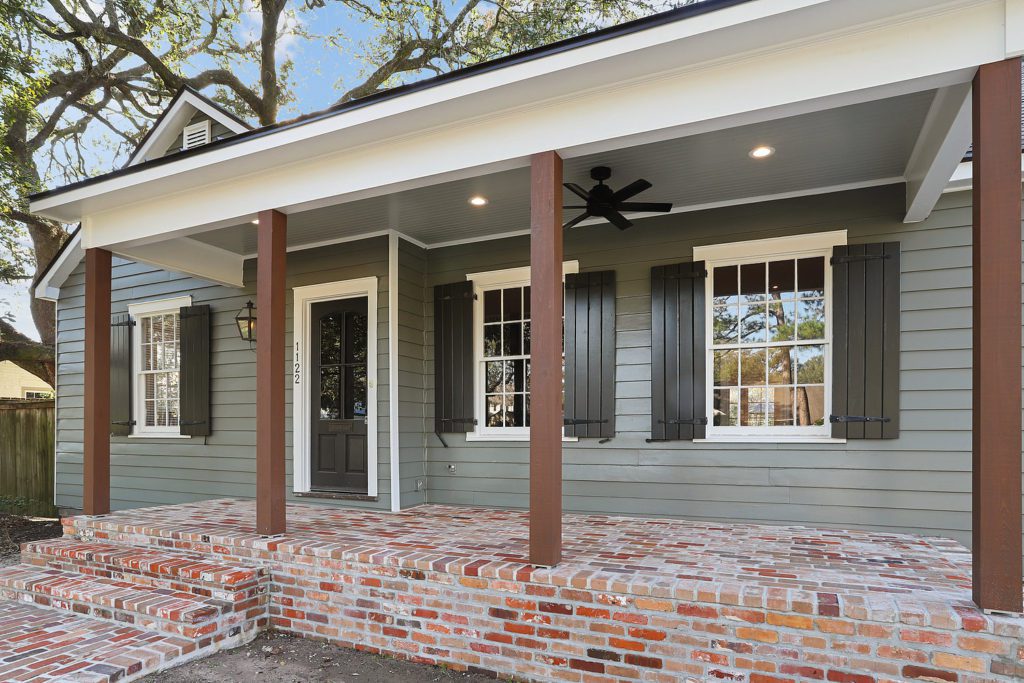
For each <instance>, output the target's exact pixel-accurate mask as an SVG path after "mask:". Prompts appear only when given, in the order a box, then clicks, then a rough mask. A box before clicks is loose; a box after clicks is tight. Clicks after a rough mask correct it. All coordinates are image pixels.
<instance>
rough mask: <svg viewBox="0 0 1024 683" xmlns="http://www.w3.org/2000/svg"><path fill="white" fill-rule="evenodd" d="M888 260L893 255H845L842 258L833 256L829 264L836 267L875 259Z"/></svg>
mask: <svg viewBox="0 0 1024 683" xmlns="http://www.w3.org/2000/svg"><path fill="white" fill-rule="evenodd" d="M887 258H892V254H844V255H842V256H833V257H832V258H830V259H829V261H828V262H829V264H831V265H833V266H834V265H835V264H837V263H854V262H856V261H873V260H875V259H887Z"/></svg>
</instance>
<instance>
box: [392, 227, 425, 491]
mask: <svg viewBox="0 0 1024 683" xmlns="http://www.w3.org/2000/svg"><path fill="white" fill-rule="evenodd" d="M426 266H427V252H426V251H425V250H423V249H421V248H420V247H417V246H416V245H414V244H411V243H410V242H407V241H405V240H401V239H400V240H399V241H398V416H399V421H398V429H399V435H400V436H399V438H400V442H399V444H400V454H401V460H400V463H399V470H400V472H401V494H400V495H401V501H402V507H408V506H410V505H418V504H420V503H424V502H426V498H427V495H426V494H427V491H426V483H427V469H426V468H427V460H426V455H427V451H426V431H427V429H428V425H427V424H426V422H425V419H424V415H425V405H424V402H423V391H424V387H426V385H427V379H426V377H425V372H426V365H425V363H424V358H423V349H424V343H425V341H424V337H423V315H424V307H425V305H426V304H425V301H424V295H425V291H424V283H425V281H426Z"/></svg>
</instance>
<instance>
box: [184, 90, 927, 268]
mask: <svg viewBox="0 0 1024 683" xmlns="http://www.w3.org/2000/svg"><path fill="white" fill-rule="evenodd" d="M934 97H935V91H934V90H928V91H924V92H919V93H913V94H909V95H903V96H899V97H894V98H889V99H883V100H876V101H872V102H867V103H861V104H854V105H849V106H845V107H839V108H834V109H828V110H824V111H819V112H814V113H809V114H803V115H800V116H793V117H788V118H781V119H775V120H771V121H766V122H762V123H756V124H752V125H747V126H741V127H737V128H730V129H725V130H720V131H714V132H709V133H704V134H700V135H692V136H688V137H681V138H676V139H672V140H668V141H665V142H657V143H651V144H645V145H638V146H634V147H626V148H622V149H616V150H612V151H609V152H605V153H601V154H593V155H587V156H580V157H575V158H571V159H566V162H565V179H566V181H572V182H576V183H579V184H580V185H583V186H584V187H590V186H591V185H592V184H593V181H592V180H590V177H589V169H590V168H591V167H592V166H597V165H606V166H610V167H611V168H612V171H613V175H612V179H611V181H610V184H611V186H612V187H615V188H617V187H621V186H622V185H625V184H626V183H629V182H632V181H633V180H635V179H636V178H640V177H643V178H646V179H648V180H650V181H651V182H652V183H653V184H654V187H653V189H651V190H648V191H647V192H645V193H643V194H642V195H640V196H639V197H637V199H638V200H640V201H645V200H646V201H670V202H672V203H673V204H674V205H675V209H674V210H675V211H692V210H697V209H701V208H707V207H712V206H716V205H723V204H730V203H741V202H750V201H758V200H761V199H771V198H774V197H784V196H789V195H799V194H811V193H818V192H823V191H829V190H837V189H843V188H848V187H859V186H866V185H880V184H888V183H893V182H901V181H902V180H903V179H904V174H905V170H906V168H907V164H908V160H909V158H910V156H911V153H912V151H913V149H914V145H915V142H916V141H917V137H918V135H919V133H920V131H921V130H922V126H923V125H924V121H925V118H926V115H927V114H928V110H929V107H930V105H931V103H932V101H933V99H934ZM600 115H601V113H600V112H595V113H594V116H595V117H599V116H600ZM580 125H582V126H585V125H587V122H586V121H580ZM758 145H770V146H772V147H774V148H775V149H776V153H775V155H774V156H772V157H771V158H769V159H765V160H759V161H757V160H752V159H750V158H749V156H748V152H749V151H750V150H751V149H752V148H753V147H755V146H758ZM474 195H482V196H484V197H486V198H487V199H488V200H489V203H488V205H487V206H485V207H482V208H478V207H473V206H470V205H469V203H468V199H469V198H470V197H471V196H474ZM574 214H575V212H571V211H567V212H566V216H567V217H570V216H572V215H574ZM528 227H529V169H527V168H519V169H514V170H509V171H503V172H499V173H492V174H488V175H481V176H477V177H472V178H467V179H463V180H458V181H453V182H446V183H441V184H437V185H432V186H428V187H423V188H418V189H414V190H408V191H404V192H399V193H394V194H390V195H384V196H379V197H373V198H369V199H362V200H358V201H353V202H349V203H345V204H336V205H332V206H327V207H323V208H319V209H315V210H311V211H304V212H298V213H293V214H291V215H290V216H289V224H288V243H289V247H291V248H297V247H302V246H309V245H315V244H319V243H324V242H331V241H339V240H343V239H351V238H355V237H358V236H359V235H362V234H372V233H377V232H380V231H383V230H397V231H399V232H401V233H402V234H404V235H407V236H408V237H411V238H413V239H415V240H417V241H419V242H421V243H423V244H425V245H427V246H431V247H433V246H438V245H443V244H446V243H450V242H458V241H462V240H476V239H486V238H488V237H496V236H501V235H506V234H509V233H517V232H522V231H525V230H527V229H528ZM193 237H194V239H197V240H201V241H202V242H205V243H207V244H210V245H212V246H216V247H220V248H222V249H226V250H228V251H231V252H234V253H236V254H241V255H246V256H249V255H254V254H255V252H256V230H255V226H253V225H250V224H245V225H238V226H232V227H227V228H222V229H218V230H214V231H210V232H206V233H202V234H198V235H194V236H193Z"/></svg>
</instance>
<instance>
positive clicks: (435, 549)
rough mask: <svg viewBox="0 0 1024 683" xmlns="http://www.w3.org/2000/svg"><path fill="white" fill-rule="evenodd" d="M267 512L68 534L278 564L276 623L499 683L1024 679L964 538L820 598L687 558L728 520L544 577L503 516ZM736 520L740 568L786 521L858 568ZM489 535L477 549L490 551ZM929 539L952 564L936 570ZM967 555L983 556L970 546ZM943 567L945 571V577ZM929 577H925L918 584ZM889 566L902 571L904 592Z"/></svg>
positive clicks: (114, 521) (80, 525)
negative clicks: (284, 528) (969, 571)
mask: <svg viewBox="0 0 1024 683" xmlns="http://www.w3.org/2000/svg"><path fill="white" fill-rule="evenodd" d="M218 506H219V507H218ZM251 509H252V507H251V504H249V503H242V502H237V501H212V502H206V503H198V504H193V505H188V506H174V507H170V506H169V507H165V508H153V509H150V510H145V511H134V512H135V513H142V514H141V515H140V514H135V515H133V514H129V513H121V514H115V515H113V516H110V517H107V518H91V519H90V518H71V519H69V520H66V522H65V524H66V534H67V535H74V536H76V537H78V538H82V539H85V540H95V541H103V542H110V543H125V544H132V545H137V546H139V545H146V544H152V545H157V546H163V547H173V548H177V549H182V550H188V551H193V552H203V553H209V554H211V555H213V556H216V557H217V558H219V559H223V560H236V561H239V562H244V563H248V564H259V565H264V566H266V567H267V568H268V569H269V570H270V574H271V583H270V604H269V615H270V619H271V625H272V626H273V627H274V628H277V629H279V630H281V631H286V632H291V633H296V634H298V635H301V636H304V637H310V638H317V639H323V640H326V641H329V642H331V643H334V644H337V645H342V646H346V647H351V648H355V649H358V650H364V651H369V652H373V653H380V654H386V655H390V656H394V657H400V658H403V659H409V660H412V661H416V662H422V663H427V664H435V665H442V666H447V667H450V668H453V669H458V670H465V671H475V672H486V673H488V674H491V675H494V676H496V677H500V678H514V679H516V680H531V681H534V680H535V681H580V682H583V681H613V680H622V679H626V680H641V681H666V682H667V681H705V680H728V681H748V682H749V683H782V682H788V681H836V682H840V683H873V682H879V683H880V682H883V681H956V682H963V683H981V682H982V681H1021V680H1024V640H1022V638H1024V619H1021V618H1018V617H1014V616H1000V615H989V614H984V613H982V612H981V611H979V610H978V609H977V608H976V607H974V606H973V605H972V604H970V602H969V593H970V592H969V578H968V579H967V580H966V584H965V583H964V577H963V575H962V574H959V573H958V572H952V571H950V568H949V567H947V566H946V565H944V564H941V563H942V562H948V561H949V557H950V555H948V554H944V553H945V552H946V551H947V550H949V551H951V552H953V553H954V555H956V554H957V552H959V555H960V556H963V552H965V551H963V549H962V548H960V549H959V551H956V548H959V546H956V544H952V543H951V542H949V543H950V545H945V546H943V545H942V544H941V543H940V544H939V546H938V550H936V549H935V548H933V547H932V546H928V544H927V543H924V544H923V545H922V544H921V542H920V539H916V537H912V536H898V535H891V534H889V535H886V537H887V538H897V536H898V538H897V540H898V541H899V543H898V544H897V545H899V546H900V547H905V548H908V549H910V550H909V551H908V552H911V554H912V555H913V559H912V560H909V561H908V560H907V558H906V557H904V558H900V557H897V556H895V555H894V554H893V553H894V552H895V551H892V548H886V549H883V550H886V551H890V555H893V556H891V557H887V555H886V552H881V551H880V554H879V556H878V559H877V562H876V563H875V565H870V576H867V575H858V574H857V573H854V572H852V571H851V573H849V574H848V575H846V584H845V585H843V574H842V572H841V571H840V572H837V573H836V575H835V577H834V581H835V584H834V585H819V587H818V588H817V589H815V590H808V589H806V587H801V586H806V584H807V583H808V581H806V580H803V579H802V577H799V576H797V575H792V576H788V575H787V574H785V573H784V572H779V571H776V572H775V573H774V574H773V573H772V572H771V571H770V570H768V569H765V568H764V567H763V566H760V567H759V568H755V570H754V571H752V572H751V575H752V576H747V577H745V578H743V577H737V576H732V577H730V578H722V576H719V575H717V574H718V573H716V572H704V570H700V571H696V570H695V569H694V568H693V567H688V566H687V565H688V558H690V557H702V558H703V559H704V560H706V559H707V558H706V556H703V555H701V553H702V552H703V551H702V550H701V549H699V548H693V549H689V548H688V547H687V545H688V544H687V543H686V542H685V541H686V539H685V538H681V537H675V538H673V534H681V533H684V532H685V531H686V528H689V527H688V526H685V525H690V526H692V527H694V528H697V527H703V528H704V529H705V530H707V529H709V528H711V527H708V525H699V524H696V523H685V522H679V524H680V525H684V526H675V525H676V524H677V523H676V521H675V520H660V522H661V523H663V524H664V525H667V526H665V527H664V528H663V529H662V530H661V531H660V532H659V533H661V534H662V536H660V537H654V536H652V535H648V537H646V538H645V537H642V536H640V537H638V538H637V539H636V542H637V544H638V545H639V547H642V546H644V545H645V544H646V545H649V546H650V547H651V552H652V553H654V554H657V553H658V552H661V551H663V550H664V547H665V545H666V543H667V544H668V545H674V546H676V547H674V548H672V553H670V554H669V555H666V556H665V557H668V558H675V562H674V564H673V563H672V562H669V563H668V567H669V570H666V571H635V570H631V569H630V567H631V566H632V565H633V564H637V565H644V563H645V558H644V557H643V556H642V555H638V554H635V553H634V552H633V551H635V550H636V548H630V549H627V548H619V551H620V552H618V553H616V552H615V549H613V548H610V547H605V546H602V545H601V543H602V541H601V536H602V534H601V531H602V529H601V525H611V524H622V525H625V527H626V533H627V534H628V533H629V532H630V530H631V529H632V530H633V531H640V530H642V529H643V524H646V523H647V522H650V520H639V519H633V518H617V519H613V518H605V517H593V518H591V519H592V520H593V523H594V524H595V525H597V526H595V527H594V530H595V533H594V535H593V538H594V545H595V551H594V553H593V554H591V555H590V556H588V557H587V558H586V561H573V560H572V559H571V558H569V559H567V561H566V562H565V563H564V564H563V565H560V566H559V567H557V568H554V569H539V568H533V567H530V566H528V565H526V564H525V563H524V562H522V560H521V558H520V557H519V556H518V555H516V554H515V553H513V552H510V553H508V554H507V556H506V557H501V555H500V553H499V554H497V555H496V552H495V549H494V548H493V547H490V546H489V545H488V544H486V543H485V542H483V541H481V540H480V538H485V537H486V536H487V535H488V534H492V535H494V536H495V537H499V536H500V535H501V534H503V533H507V532H508V525H507V524H506V525H502V524H488V523H487V522H486V520H488V519H492V517H491V516H492V515H494V514H495V513H496V511H493V510H484V509H466V508H442V507H441V506H424V507H421V508H414V509H412V510H410V511H407V512H404V513H401V514H402V515H406V517H405V518H402V517H401V516H389V515H387V514H382V513H375V512H370V513H365V512H360V511H354V510H347V511H332V512H330V514H329V519H330V520H331V521H332V523H335V524H338V525H339V528H337V530H336V533H334V534H331V533H326V532H325V533H319V531H320V528H321V524H322V522H317V521H315V520H317V519H321V520H322V518H323V516H324V514H325V512H324V508H316V507H313V506H297V505H295V506H289V524H290V526H289V529H290V532H289V535H287V536H285V537H282V538H264V537H260V536H257V535H256V534H255V533H254V532H252V530H251V519H252V517H251V515H250V512H251ZM505 513H507V514H511V515H517V516H519V517H518V518H517V519H518V521H519V522H522V521H523V519H524V518H525V514H524V513H521V512H514V511H503V512H499V514H505ZM452 515H458V516H459V517H460V518H461V519H468V520H472V519H473V518H474V516H478V517H477V521H478V525H477V526H481V527H482V529H477V531H478V532H482V533H483V534H484V536H483V537H480V538H478V537H473V538H469V539H467V538H466V537H463V536H459V533H458V531H457V530H455V529H450V528H449V529H446V527H445V522H446V520H448V521H450V519H451V518H452ZM431 517H434V518H435V519H434V522H435V523H434V524H433V525H431V524H430V523H429V522H430V518H431ZM568 517H571V516H567V518H568ZM579 517H581V518H583V516H579ZM402 519H407V520H410V523H412V525H413V526H416V527H418V528H420V529H421V530H422V529H430V528H432V529H433V530H434V534H433V535H429V534H427V533H426V532H422V531H421V533H419V534H413V535H411V536H408V535H402V534H401V533H399V532H398V531H396V526H395V525H396V524H400V523H401V520H402ZM346 520H348V522H349V524H346V523H345V521H346ZM378 520H379V523H378ZM396 520H397V521H396ZM413 520H414V521H413ZM577 521H579V520H577ZM638 525H639V526H638ZM730 526H731V525H713V531H714V532H715V533H717V534H719V535H720V536H723V537H724V538H726V539H727V538H728V535H729V533H730ZM740 526H742V527H743V528H742V529H740V528H739V527H740ZM325 528H326V527H325ZM586 528H587V527H586V526H584V527H583V529H584V530H585V529H586ZM655 528H656V527H655ZM758 529H762V530H764V532H763V534H762V535H763V537H764V539H765V541H764V544H763V546H762V547H758V545H757V544H756V543H754V544H750V543H749V540H750V539H751V538H755V539H756V538H757V530H758ZM786 529H790V531H788V532H787V531H785V530H786ZM314 530H315V531H317V532H318V533H312V532H313V531H314ZM736 531H737V535H736V538H737V539H740V538H742V539H746V540H745V541H744V542H743V543H740V544H737V545H736V546H735V547H734V551H733V553H732V554H733V557H732V558H724V559H723V567H725V566H726V565H728V566H729V567H733V566H737V567H738V566H743V565H744V563H745V562H748V561H749V563H750V564H754V563H755V558H756V556H757V553H759V552H772V551H774V550H776V547H775V546H773V543H776V542H777V540H778V538H779V537H780V535H784V534H786V533H791V534H794V535H796V534H798V535H799V537H800V539H801V540H800V543H801V544H802V545H805V544H808V543H809V544H811V545H814V540H815V539H818V540H820V541H821V545H823V550H822V552H823V557H825V558H826V560H827V555H828V553H833V554H835V555H836V558H837V562H838V564H839V565H842V559H843V558H842V557H841V555H842V552H843V539H842V534H843V533H844V532H836V531H827V530H809V529H806V528H802V527H801V528H788V527H757V526H756V525H737V529H736ZM666 532H671V533H670V534H669V536H665V535H664V534H665V533H666ZM741 532H742V533H741ZM446 533H447V534H450V536H449V537H448V543H447V544H446V542H445V539H446ZM580 533H583V534H584V535H585V533H586V532H585V531H583V532H580ZM850 533H851V534H857V533H860V532H850ZM417 537H419V538H420V539H421V543H420V544H417V543H416V542H415V539H416V538H417ZM473 543H477V544H478V546H479V552H478V553H477V554H476V555H474V553H473V552H472V547H473ZM943 543H945V542H943ZM725 544H726V545H728V541H727V540H726V541H725ZM694 545H696V544H694ZM926 546H927V548H931V551H932V552H935V558H934V559H935V561H936V562H937V563H940V566H938V567H936V568H932V569H929V568H928V566H927V552H929V550H927V548H926ZM954 546H955V547H954ZM446 551H447V553H446ZM914 553H916V555H915V554H914ZM961 559H964V558H963V557H961ZM965 559H966V561H967V566H968V567H969V555H966V558H965ZM957 562H959V560H958V561H957ZM641 568H643V569H649V567H648V566H646V565H645V566H643V567H641ZM936 570H937V573H936V574H935V578H934V580H933V579H931V578H930V577H929V572H930V571H936ZM915 571H918V572H919V576H918V579H921V578H922V577H923V578H924V581H923V582H918V583H915V579H914V572H915ZM691 573H692V574H691ZM700 573H704V575H703V576H700V575H697V574H700ZM720 573H721V574H723V575H729V572H728V571H725V570H724V569H723V571H722V572H720ZM887 576H888V577H890V578H889V579H886V578H885V577H887ZM878 577H882V579H881V580H882V581H886V580H891V587H889V588H888V589H887V588H886V585H885V584H879V583H878V580H877V578H878ZM759 578H764V579H765V580H764V581H761V580H759ZM823 583H827V582H823ZM901 587H902V588H901ZM958 591H966V592H964V593H963V594H961V593H960V592H958ZM965 596H966V597H967V599H965Z"/></svg>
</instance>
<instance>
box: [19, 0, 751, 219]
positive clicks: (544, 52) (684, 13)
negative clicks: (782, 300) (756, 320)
mask: <svg viewBox="0 0 1024 683" xmlns="http://www.w3.org/2000/svg"><path fill="white" fill-rule="evenodd" d="M747 2H751V0H703V1H702V2H697V3H694V4H691V5H683V6H682V7H677V8H675V9H671V10H668V11H666V12H659V13H658V14H652V15H651V16H649V17H642V18H640V19H634V20H633V21H628V22H626V23H623V24H618V25H616V26H608V27H606V28H603V29H599V30H597V31H593V32H591V33H584V34H583V35H580V36H576V37H573V38H566V39H564V40H560V41H557V42H554V43H550V44H548V45H542V46H540V47H535V48H532V49H530V50H524V51H523V52H517V53H515V54H511V55H507V56H505V57H499V58H498V59H492V60H490V61H487V62H480V63H479V64H473V65H471V66H467V67H464V68H462V69H457V70H455V71H449V72H448V73H444V74H441V75H439V76H434V77H432V78H427V79H424V80H422V81H416V82H415V83H409V84H407V85H400V86H398V87H395V88H390V89H388V90H382V91H380V92H377V93H374V94H372V95H367V96H366V97H361V98H359V99H355V100H350V101H348V102H343V103H341V104H336V105H334V106H333V107H329V108H327V109H324V110H322V111H318V112H314V113H311V114H306V115H303V116H300V117H298V118H295V119H291V120H289V121H282V122H280V123H274V124H271V125H268V126H263V127H261V128H255V129H252V130H249V131H246V132H243V133H239V134H237V135H233V136H231V137H228V138H223V139H221V140H214V141H213V142H210V143H208V144H206V145H203V146H202V147H196V148H194V149H189V150H184V151H181V152H177V153H175V154H171V155H168V156H165V157H159V158H157V159H151V160H149V161H143V162H141V163H139V164H135V165H134V166H127V167H125V168H121V169H117V170H114V171H111V172H109V173H104V174H103V175H98V176H95V177H92V178H86V179H84V180H79V181H76V182H73V183H69V184H67V185H64V186H62V187H57V188H53V189H51V190H44V191H42V192H37V193H35V194H33V195H31V196H30V197H29V199H30V200H32V201H37V200H40V199H45V198H47V197H52V196H54V195H58V194H62V193H64V192H69V191H71V190H76V189H78V188H81V187H86V186H89V185H92V184H95V183H98V182H102V181H104V180H109V179H110V178H114V177H119V176H124V175H129V174H132V173H136V172H138V171H142V170H144V169H149V168H153V167H155V166H160V165H163V164H167V163H171V162H174V161H177V160H179V159H181V158H183V157H185V156H194V155H199V154H205V153H207V152H209V151H211V150H213V149H220V148H222V147H229V146H231V145H237V144H239V143H242V142H245V141H247V140H251V139H254V138H259V137H263V136H265V135H270V134H273V133H276V132H277V131H280V130H286V129H290V128H295V127H297V126H301V125H304V124H306V123H310V122H312V121H320V120H322V119H325V118H329V117H331V116H336V115H338V114H342V113H344V112H348V111H352V110H355V109H361V108H362V107H367V106H370V105H373V104H377V103H378V102H384V101H387V100H391V99H395V98H398V97H401V96H403V95H408V94H411V93H415V92H420V91H423V90H428V89H430V88H433V87H436V86H439V85H442V84H445V83H449V82H452V81H459V80H462V79H465V78H471V77H473V76H477V75H479V74H484V73H488V72H491V71H496V70H498V69H503V68H505V67H509V66H513V65H516V64H522V63H524V62H529V61H533V60H535V59H541V58H543V57H548V56H550V55H554V54H558V53H560V52H566V51H568V50H573V49H576V48H579V47H583V46H586V45H592V44H594V43H599V42H603V41H605V40H610V39H612V38H618V37H620V36H624V35H629V34H631V33H637V32H639V31H643V30H646V29H649V28H653V27H656V26H662V25H664V24H670V23H673V22H676V21H682V20H684V19H689V18H691V17H695V16H698V15H701V14H708V13H710V12H714V11H717V10H720V9H724V8H726V7H733V6H735V5H742V4H744V3H747ZM193 92H194V91H193ZM211 104H213V106H215V107H218V108H220V107H219V105H217V104H215V103H213V102H211ZM158 121H159V119H158ZM154 127H155V126H154Z"/></svg>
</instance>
